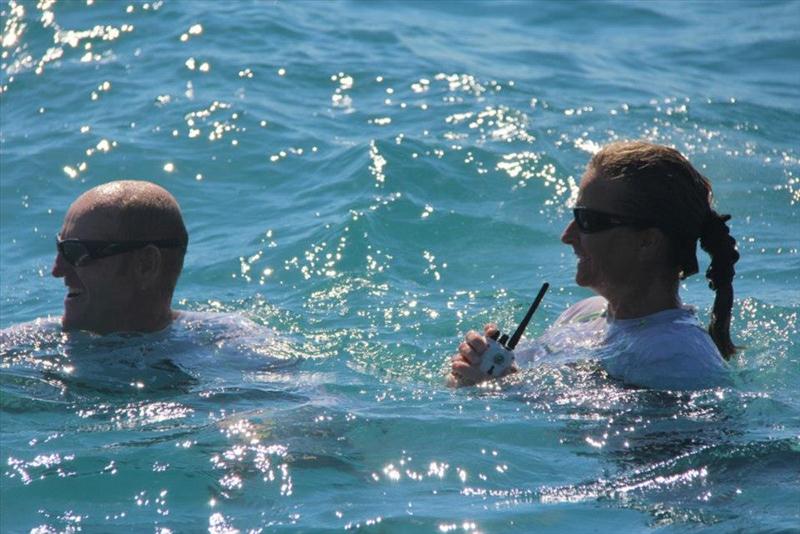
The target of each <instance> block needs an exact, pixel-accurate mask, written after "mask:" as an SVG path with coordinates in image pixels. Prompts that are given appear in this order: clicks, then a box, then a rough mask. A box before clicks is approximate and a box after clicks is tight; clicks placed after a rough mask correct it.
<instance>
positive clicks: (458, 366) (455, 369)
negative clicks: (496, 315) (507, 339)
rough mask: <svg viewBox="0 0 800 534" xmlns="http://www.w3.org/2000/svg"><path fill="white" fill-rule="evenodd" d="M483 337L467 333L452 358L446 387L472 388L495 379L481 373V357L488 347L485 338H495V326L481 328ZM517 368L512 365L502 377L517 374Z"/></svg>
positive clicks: (472, 332)
mask: <svg viewBox="0 0 800 534" xmlns="http://www.w3.org/2000/svg"><path fill="white" fill-rule="evenodd" d="M483 332H484V335H483V336H482V335H480V334H479V333H478V332H476V331H474V330H470V331H469V332H467V335H466V336H464V341H463V342H462V343H461V345H459V346H458V354H456V355H454V356H453V358H452V363H451V368H450V374H449V375H448V377H447V385H448V386H450V387H454V388H457V387H462V386H474V385H475V384H478V383H480V382H483V381H485V380H488V379H490V378H497V377H493V376H491V375H488V374H486V373H484V372H483V371H481V368H480V366H481V357H482V356H483V353H484V352H486V348H487V347H488V345H487V343H486V338H488V337H495V336H497V334H498V333H499V332H498V330H497V326H495V325H494V324H491V323H489V324H487V325H486V326H484V327H483ZM517 370H518V369H517V367H516V366H515V365H512V366H511V367H509V368H508V369H506V371H505V372H504V373H503V375H502V376H506V375H509V374H511V373H516V372H517Z"/></svg>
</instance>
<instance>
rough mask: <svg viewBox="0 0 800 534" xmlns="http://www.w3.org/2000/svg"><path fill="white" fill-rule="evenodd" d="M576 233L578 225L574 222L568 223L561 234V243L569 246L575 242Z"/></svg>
mask: <svg viewBox="0 0 800 534" xmlns="http://www.w3.org/2000/svg"><path fill="white" fill-rule="evenodd" d="M577 233H578V225H577V224H575V221H570V222H569V224H567V226H566V227H565V228H564V231H563V232H562V233H561V242H562V243H564V244H566V245H569V244H571V243H574V242H575V236H576V234H577Z"/></svg>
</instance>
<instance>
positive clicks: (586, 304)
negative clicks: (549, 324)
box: [554, 295, 608, 326]
mask: <svg viewBox="0 0 800 534" xmlns="http://www.w3.org/2000/svg"><path fill="white" fill-rule="evenodd" d="M607 308H608V301H607V300H606V299H604V298H603V297H601V296H599V295H597V296H594V297H589V298H587V299H583V300H581V301H579V302H576V303H575V304H573V305H572V306H570V307H569V308H567V309H566V310H565V311H564V312H563V313H562V314H561V315H560V316H559V317H558V319H556V322H555V323H554V326H558V325H564V324H570V323H588V322H591V321H595V320H597V319H601V318H605V316H606V310H607Z"/></svg>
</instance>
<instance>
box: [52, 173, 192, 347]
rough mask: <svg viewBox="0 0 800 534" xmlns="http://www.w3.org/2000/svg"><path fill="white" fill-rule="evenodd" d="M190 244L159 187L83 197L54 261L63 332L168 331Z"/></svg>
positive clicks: (125, 184)
mask: <svg viewBox="0 0 800 534" xmlns="http://www.w3.org/2000/svg"><path fill="white" fill-rule="evenodd" d="M188 241H189V236H188V234H187V232H186V227H185V226H184V224H183V217H182V216H181V210H180V207H179V206H178V203H177V201H176V200H175V198H174V197H173V196H172V195H171V194H170V193H169V192H168V191H167V190H165V189H164V188H162V187H159V186H157V185H156V184H153V183H150V182H143V181H134V180H123V181H116V182H110V183H107V184H103V185H100V186H97V187H95V188H93V189H90V190H89V191H87V192H86V193H84V194H82V195H81V196H80V197H78V199H77V200H76V201H75V202H74V203H73V204H72V205H71V206H70V208H69V211H67V214H66V216H65V217H64V225H63V227H62V228H61V233H60V234H59V235H58V240H57V248H58V252H57V254H56V259H55V263H54V264H53V276H55V277H56V278H63V279H64V285H65V286H67V296H66V298H65V299H64V315H63V316H62V318H61V325H62V328H63V329H64V330H65V331H74V330H85V331H89V332H93V333H96V334H109V333H112V332H155V331H158V330H163V329H164V328H166V327H167V326H169V325H170V324H171V323H172V321H173V319H175V318H176V316H177V312H175V311H173V310H172V293H173V291H174V290H175V284H176V283H177V281H178V276H180V273H181V269H182V268H183V257H184V254H185V253H186V246H187V244H188Z"/></svg>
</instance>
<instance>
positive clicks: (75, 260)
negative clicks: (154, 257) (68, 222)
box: [56, 237, 186, 267]
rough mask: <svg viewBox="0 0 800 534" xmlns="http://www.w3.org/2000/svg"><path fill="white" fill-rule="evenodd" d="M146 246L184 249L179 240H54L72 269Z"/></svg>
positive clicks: (182, 243) (182, 242) (184, 244)
mask: <svg viewBox="0 0 800 534" xmlns="http://www.w3.org/2000/svg"><path fill="white" fill-rule="evenodd" d="M148 245H153V246H156V247H158V248H185V247H186V243H185V242H184V241H183V240H181V239H153V240H150V241H91V240H84V239H60V238H58V237H57V238H56V248H58V252H59V253H60V254H61V256H62V257H63V258H64V259H65V260H66V262H67V263H69V264H70V265H72V266H73V267H81V266H83V265H86V264H87V263H89V262H90V261H92V260H98V259H100V258H107V257H109V256H116V255H117V254H123V253H125V252H130V251H131V250H138V249H140V248H144V247H146V246H148Z"/></svg>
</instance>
